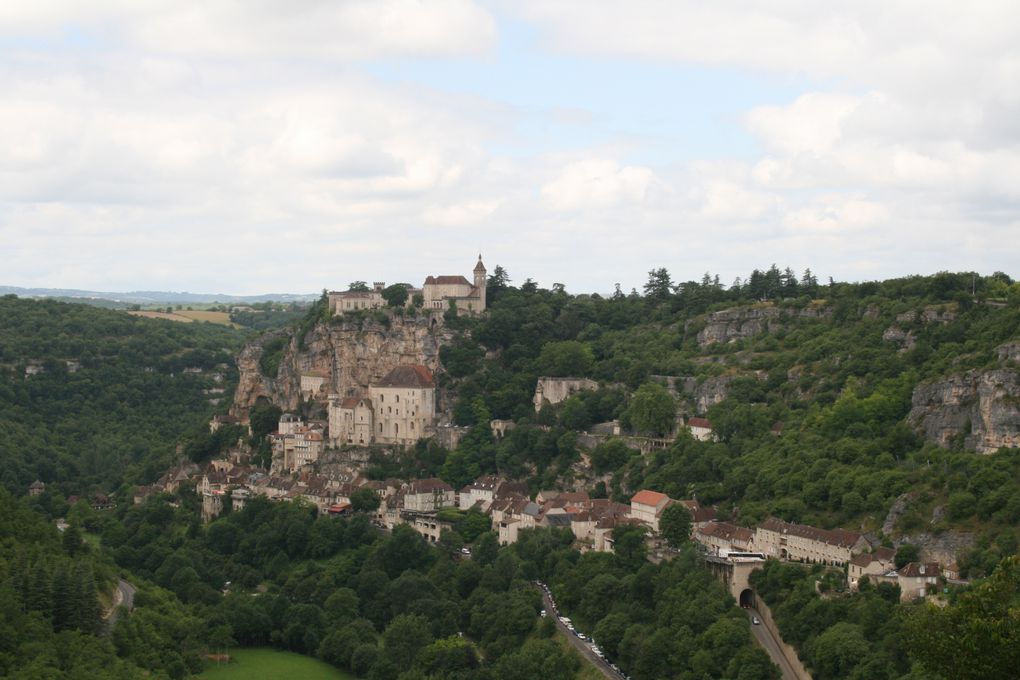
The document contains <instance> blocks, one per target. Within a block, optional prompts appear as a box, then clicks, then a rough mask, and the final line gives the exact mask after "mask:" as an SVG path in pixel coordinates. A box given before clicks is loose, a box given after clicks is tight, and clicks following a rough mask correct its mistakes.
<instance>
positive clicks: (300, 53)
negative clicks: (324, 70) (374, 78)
mask: <svg viewBox="0 0 1020 680" xmlns="http://www.w3.org/2000/svg"><path fill="white" fill-rule="evenodd" d="M68 26H72V27H75V28H83V29H85V30H88V31H93V32H95V33H96V34H97V35H101V36H102V37H103V38H104V39H110V38H114V37H117V38H120V39H122V40H124V41H126V42H127V43H129V44H131V45H134V46H136V47H141V48H144V49H150V50H157V51H161V52H167V53H178V54H192V55H218V56H255V57H301V58H310V57H316V58H327V59H341V60H351V59H368V58H373V57H384V56H400V55H403V56H408V55H409V56H423V55H433V56H452V55H462V54H479V53H482V52H484V51H487V50H489V49H490V48H492V47H493V45H494V44H495V40H496V25H495V21H494V19H493V18H492V16H491V15H490V14H489V13H488V12H486V11H485V10H484V9H482V8H481V7H479V6H478V5H477V4H476V3H474V2H472V0H345V1H343V2H324V1H321V0H317V1H307V2H291V3H287V2H273V1H257V2H253V1H250V0H207V1H205V2H184V1H181V0H96V1H95V2H78V1H77V0H33V2H12V3H3V4H2V5H0V34H3V33H7V34H16V33H21V32H25V31H33V32H40V31H43V32H51V33H59V32H60V31H61V30H62V29H64V28H65V27H68Z"/></svg>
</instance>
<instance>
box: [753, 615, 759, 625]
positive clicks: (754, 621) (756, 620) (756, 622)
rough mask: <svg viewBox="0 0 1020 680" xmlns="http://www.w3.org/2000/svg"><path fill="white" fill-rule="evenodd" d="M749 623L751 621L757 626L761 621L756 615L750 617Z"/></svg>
mask: <svg viewBox="0 0 1020 680" xmlns="http://www.w3.org/2000/svg"><path fill="white" fill-rule="evenodd" d="M751 623H753V624H754V625H756V626H757V625H758V624H760V623H761V621H760V620H759V619H758V617H757V616H752V617H751Z"/></svg>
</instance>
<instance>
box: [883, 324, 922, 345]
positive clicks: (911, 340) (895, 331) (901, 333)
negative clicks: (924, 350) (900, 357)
mask: <svg viewBox="0 0 1020 680" xmlns="http://www.w3.org/2000/svg"><path fill="white" fill-rule="evenodd" d="M882 339H883V340H885V341H886V342H895V343H897V344H899V345H902V346H903V349H905V350H907V349H913V347H914V345H916V344H917V338H916V337H914V333H913V332H912V331H905V330H903V329H902V328H900V327H899V326H889V328H886V329H885V332H884V333H882Z"/></svg>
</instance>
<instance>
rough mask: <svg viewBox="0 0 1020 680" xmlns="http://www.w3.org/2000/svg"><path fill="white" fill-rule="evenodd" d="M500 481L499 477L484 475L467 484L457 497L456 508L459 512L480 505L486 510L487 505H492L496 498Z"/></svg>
mask: <svg viewBox="0 0 1020 680" xmlns="http://www.w3.org/2000/svg"><path fill="white" fill-rule="evenodd" d="M500 481H501V480H500V479H499V477H495V476H493V475H484V476H482V477H479V478H478V479H476V480H475V481H473V482H471V483H470V484H467V485H466V486H465V487H464V488H463V489H461V490H460V494H459V495H458V496H457V505H458V507H459V508H460V509H461V510H467V509H469V508H470V507H471V506H473V505H475V504H478V503H480V504H481V507H482V508H483V509H484V508H487V507H488V504H489V503H492V501H493V499H494V498H495V497H496V489H497V488H498V487H499V484H500ZM483 511H484V510H483Z"/></svg>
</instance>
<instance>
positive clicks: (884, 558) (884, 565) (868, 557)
mask: <svg viewBox="0 0 1020 680" xmlns="http://www.w3.org/2000/svg"><path fill="white" fill-rule="evenodd" d="M895 557H896V551H895V550H893V549H892V548H885V547H879V548H876V549H875V551H874V552H870V553H861V554H860V555H855V556H854V557H853V559H851V560H850V564H849V565H847V578H848V579H849V581H850V587H851V588H853V589H856V588H857V586H858V585H859V584H860V581H861V578H863V577H864V576H868V577H869V578H871V579H872V580H874V578H875V577H877V576H881V575H882V574H885V573H886V572H888V571H889V570H890V569H892V568H893V565H894V560H895Z"/></svg>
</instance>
